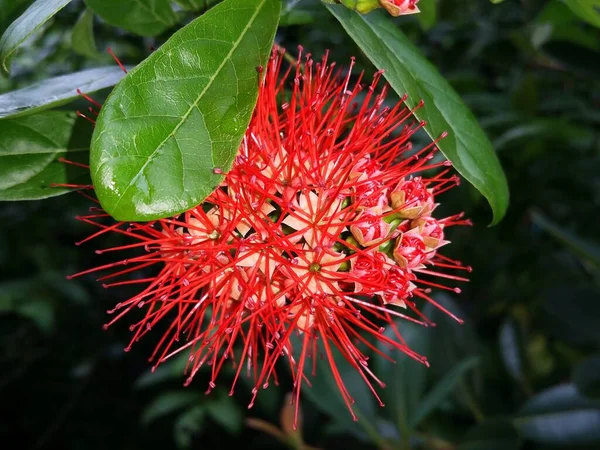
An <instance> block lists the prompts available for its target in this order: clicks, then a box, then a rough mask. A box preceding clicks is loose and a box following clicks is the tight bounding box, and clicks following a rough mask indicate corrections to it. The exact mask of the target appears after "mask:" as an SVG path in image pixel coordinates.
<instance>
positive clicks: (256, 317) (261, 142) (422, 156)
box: [77, 2, 468, 414]
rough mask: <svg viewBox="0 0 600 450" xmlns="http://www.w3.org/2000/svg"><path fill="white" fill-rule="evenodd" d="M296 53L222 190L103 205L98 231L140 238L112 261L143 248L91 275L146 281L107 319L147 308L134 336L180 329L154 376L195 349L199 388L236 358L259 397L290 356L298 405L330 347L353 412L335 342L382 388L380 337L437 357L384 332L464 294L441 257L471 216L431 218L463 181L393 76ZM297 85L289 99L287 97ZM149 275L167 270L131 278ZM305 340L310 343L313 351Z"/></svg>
mask: <svg viewBox="0 0 600 450" xmlns="http://www.w3.org/2000/svg"><path fill="white" fill-rule="evenodd" d="M413 3H414V2H413ZM300 52H301V53H302V50H301V49H300ZM282 54H283V51H282V50H279V49H276V50H274V52H273V54H272V56H271V58H270V60H269V63H268V67H267V68H266V71H265V73H264V79H263V80H262V81H261V84H260V92H259V99H258V104H257V107H256V110H255V113H254V116H253V119H252V121H251V124H250V126H249V128H248V130H247V132H246V135H245V137H244V139H243V142H242V145H241V148H240V151H239V155H238V156H237V159H236V161H235V164H234V166H233V168H232V169H231V171H230V172H229V173H228V174H227V175H226V178H225V180H224V182H223V183H222V185H221V186H220V187H219V188H218V189H217V190H216V191H215V192H213V193H212V194H211V195H210V196H209V197H208V198H207V199H206V201H205V202H204V203H203V204H202V205H199V206H197V207H195V208H192V209H190V210H189V211H187V212H186V213H184V214H181V215H179V216H177V217H173V218H168V219H161V220H156V221H153V222H149V223H132V224H129V223H127V224H126V223H112V224H109V225H107V224H105V223H103V222H104V219H106V218H108V215H107V214H105V213H104V212H99V213H95V214H90V215H87V216H84V217H80V220H83V221H85V222H88V223H91V224H94V225H96V226H98V227H99V228H100V230H99V231H98V232H97V233H96V234H94V235H92V236H91V237H90V238H92V237H95V236H98V235H100V234H103V233H108V232H110V233H113V232H116V233H121V234H123V235H125V236H127V237H128V238H130V239H131V241H132V243H131V244H129V245H126V246H123V247H117V248H110V249H106V250H98V253H108V252H114V251H119V250H126V249H127V250H131V249H138V250H139V253H138V256H135V257H132V258H128V259H124V260H121V261H118V262H114V263H110V264H106V265H104V266H102V267H97V268H95V269H90V270H87V271H85V272H81V273H80V274H77V275H83V274H86V273H90V272H95V271H99V270H109V271H111V273H109V274H108V275H105V276H103V277H102V278H100V280H102V281H104V282H105V283H106V284H105V286H106V287H109V286H116V285H123V284H139V285H141V286H143V288H141V289H140V292H139V293H138V294H137V295H135V296H134V297H132V298H130V299H128V300H125V301H123V302H121V303H119V304H117V306H116V307H115V308H114V310H112V311H110V313H111V314H113V316H114V317H113V319H112V320H111V321H110V322H109V323H108V324H107V326H108V325H111V324H113V323H114V322H116V321H117V320H119V319H121V318H123V317H124V316H125V315H126V314H127V313H129V312H130V311H132V310H134V309H135V310H137V309H138V308H142V310H143V311H145V313H144V315H143V318H142V319H141V320H139V321H138V322H137V323H134V324H133V325H132V326H131V327H130V329H131V331H132V333H133V336H132V340H131V342H132V343H133V342H135V341H137V340H138V339H140V338H141V337H142V336H143V335H145V334H147V333H148V332H149V331H150V330H151V329H152V328H153V327H154V326H155V325H156V324H157V323H158V322H159V321H166V322H167V323H168V324H169V325H168V328H167V331H166V332H165V333H164V335H163V336H162V338H161V339H160V340H159V342H158V344H157V346H156V349H155V351H154V353H153V355H152V360H154V361H155V367H156V365H158V364H160V363H161V362H163V361H165V360H166V359H167V358H169V357H170V356H171V355H173V354H174V353H177V352H179V351H182V350H187V351H188V352H189V353H190V357H189V364H188V368H187V374H188V378H187V382H188V383H189V382H190V381H191V380H192V378H193V377H194V375H195V374H196V373H197V371H198V370H200V368H201V367H203V366H210V373H211V381H210V386H209V389H208V390H209V391H210V390H211V389H212V388H214V386H215V383H216V382H217V376H218V374H219V372H220V370H221V368H222V367H223V365H224V364H226V363H228V362H229V363H233V364H234V366H235V367H236V374H235V379H234V381H233V385H232V386H231V393H233V390H234V387H235V385H236V384H237V379H238V377H239V375H240V374H241V371H242V368H244V367H247V368H249V370H248V371H249V373H250V375H251V377H253V380H254V385H255V388H254V390H253V393H254V396H256V394H257V392H258V390H259V389H260V388H264V387H266V386H268V384H269V383H270V382H272V381H274V382H277V376H276V373H275V366H276V363H277V361H278V360H279V359H280V358H283V359H285V360H287V362H288V363H289V365H290V367H291V368H292V375H293V378H294V381H295V384H294V386H295V394H294V395H295V396H296V399H298V397H299V395H300V391H301V388H302V386H303V384H304V383H305V382H306V379H307V377H308V376H309V373H308V369H307V367H309V366H311V365H312V364H309V363H308V361H307V359H308V358H311V357H312V355H313V353H314V352H313V350H312V349H313V348H316V342H317V340H321V341H322V342H323V343H324V344H325V346H326V359H327V361H328V363H329V364H330V365H332V369H333V372H334V374H335V378H336V382H337V383H338V385H339V386H340V392H341V395H342V396H343V397H344V401H345V402H346V404H347V405H348V408H349V409H350V411H352V408H351V399H350V397H349V396H348V393H347V391H346V390H345V388H344V386H343V380H342V379H341V378H340V377H339V374H338V373H337V370H336V369H335V361H334V358H333V357H332V354H331V352H330V351H329V349H330V347H331V346H335V347H337V348H338V349H339V350H340V352H341V353H342V355H343V356H344V357H345V358H346V359H347V360H348V361H349V362H350V363H351V364H352V366H353V367H354V368H355V369H356V370H357V371H359V372H360V374H361V376H362V377H363V379H364V380H365V382H366V383H368V384H369V385H370V386H371V383H372V381H375V382H377V383H379V384H382V383H381V382H380V381H379V380H378V379H377V378H376V377H375V375H373V374H372V372H371V371H370V369H369V368H368V364H367V362H366V357H365V355H364V351H365V348H366V347H365V346H364V343H366V342H367V341H366V338H365V337H364V336H365V335H369V334H370V335H371V336H372V337H374V338H375V339H377V340H380V341H382V342H384V343H385V344H386V345H389V346H392V347H395V348H397V349H399V350H401V351H404V352H406V353H407V354H409V355H411V356H412V357H414V358H415V359H417V360H419V361H421V362H426V360H425V358H423V357H419V356H418V355H415V354H414V353H413V352H412V351H410V349H408V348H407V347H406V346H405V345H404V343H402V342H395V341H393V340H391V339H390V338H388V337H387V336H385V335H384V334H383V331H382V330H383V328H382V326H393V327H395V324H394V321H393V318H394V317H403V318H407V319H409V320H412V321H415V322H418V323H421V324H423V325H426V324H427V323H428V321H427V319H425V318H423V317H422V315H421V314H420V313H419V306H420V305H422V304H423V303H424V302H432V303H434V304H435V302H434V301H433V300H432V299H431V297H429V295H428V293H429V291H430V287H431V286H436V287H440V288H444V289H455V288H447V287H444V286H442V285H440V284H437V283H434V282H432V281H428V280H427V279H426V278H427V277H429V278H431V275H440V276H443V277H444V278H445V279H453V280H465V279H464V278H461V277H458V276H454V275H449V274H441V273H438V272H437V271H436V270H434V269H433V268H432V267H436V266H437V267H440V268H443V269H457V270H467V269H468V268H466V267H464V266H462V265H461V264H460V263H458V262H455V261H452V260H449V259H447V258H445V257H443V256H441V255H439V254H438V253H437V250H438V248H439V247H440V246H441V245H442V244H443V243H446V241H444V240H443V238H444V235H443V229H444V228H445V227H448V226H450V225H457V224H466V223H468V222H467V221H465V220H462V216H461V215H457V216H453V217H449V218H446V219H442V220H436V219H434V218H433V217H431V213H432V212H433V210H434V208H435V203H434V197H435V196H436V195H437V194H438V193H440V192H442V191H444V190H446V189H447V188H449V187H451V186H453V185H456V184H457V182H458V180H457V178H456V177H454V176H448V171H449V170H450V169H449V168H447V167H446V166H448V165H449V164H448V163H447V162H441V163H440V162H433V159H432V158H433V155H434V154H435V153H436V152H437V148H436V145H435V143H432V144H430V145H429V146H427V147H426V148H423V149H420V150H417V151H415V150H413V149H412V147H411V145H410V142H409V139H410V137H411V136H412V134H413V133H414V132H415V131H416V130H417V129H418V128H420V127H421V126H422V125H423V123H414V122H413V119H412V111H410V110H409V109H408V108H406V107H405V106H404V105H403V104H402V103H398V104H396V105H395V106H393V107H388V106H384V99H385V96H386V90H387V88H386V87H383V88H382V89H381V90H380V91H378V90H377V85H378V84H379V81H380V78H381V73H377V74H376V75H375V79H374V81H373V82H372V83H371V84H370V85H369V86H367V88H366V89H365V88H364V86H363V85H362V84H361V82H360V81H361V78H362V75H359V77H358V81H357V82H356V84H351V83H350V79H351V72H350V71H348V72H347V73H346V74H345V75H343V74H342V72H341V71H339V70H335V69H334V64H329V63H328V56H327V55H325V56H324V57H323V59H322V60H321V61H320V62H315V61H313V60H312V59H310V57H309V56H306V57H305V58H304V59H302V57H299V58H298V61H299V62H298V63H297V64H296V65H295V66H294V67H292V68H291V69H290V70H282V64H283V57H282ZM301 61H304V62H302V63H301ZM351 66H352V65H351ZM289 81H291V83H288V82H289ZM288 84H289V86H290V87H291V94H290V95H289V96H286V98H289V100H288V101H287V102H286V103H281V102H282V98H284V88H287V87H288ZM435 169H441V171H439V170H438V172H439V173H438V174H437V175H435V176H432V177H429V178H424V175H419V176H416V175H417V174H424V173H428V174H430V173H431V171H432V170H435ZM86 240H87V239H86ZM150 266H157V267H158V269H159V272H158V274H157V275H154V276H151V277H148V278H143V279H139V278H135V279H128V276H129V275H130V274H131V273H133V272H135V271H138V270H142V269H145V268H147V267H150ZM423 275H424V276H423ZM118 278H119V279H122V280H121V281H114V280H116V279H118ZM417 303H419V305H418V304H417ZM398 308H401V309H400V310H399V309H398ZM409 310H410V311H409ZM457 320H458V319H457ZM293 335H299V336H300V339H301V342H302V344H301V347H302V348H300V349H296V350H298V352H295V349H294V348H293V345H292V341H291V337H292V336H293ZM309 350H310V351H309ZM371 388H372V386H371ZM373 392H375V390H374V389H373ZM375 395H376V394H375ZM251 405H252V403H251ZM251 405H250V406H251ZM352 414H353V413H352Z"/></svg>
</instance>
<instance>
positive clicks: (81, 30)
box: [71, 9, 98, 59]
mask: <svg viewBox="0 0 600 450" xmlns="http://www.w3.org/2000/svg"><path fill="white" fill-rule="evenodd" d="M71 46H72V47H73V51H74V52H75V53H77V54H78V55H82V56H87V57H88V58H92V59H94V58H97V57H98V50H97V49H96V40H95V39H94V13H93V12H92V11H91V10H89V9H86V10H85V11H84V12H83V13H82V14H81V16H79V19H78V20H77V22H76V23H75V26H74V27H73V31H72V33H71Z"/></svg>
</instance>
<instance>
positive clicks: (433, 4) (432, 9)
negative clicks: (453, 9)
mask: <svg viewBox="0 0 600 450" xmlns="http://www.w3.org/2000/svg"><path fill="white" fill-rule="evenodd" d="M419 10H420V11H421V12H420V13H419V14H417V15H416V17H417V20H418V21H419V23H420V24H421V27H422V28H423V29H424V30H430V29H431V28H432V27H433V26H434V25H435V22H436V21H437V0H421V1H420V2H419Z"/></svg>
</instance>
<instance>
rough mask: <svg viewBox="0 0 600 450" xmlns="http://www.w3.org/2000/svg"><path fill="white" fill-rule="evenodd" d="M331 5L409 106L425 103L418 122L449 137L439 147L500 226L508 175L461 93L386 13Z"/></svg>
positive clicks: (433, 132) (435, 133) (433, 134)
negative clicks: (483, 199)
mask: <svg viewBox="0 0 600 450" xmlns="http://www.w3.org/2000/svg"><path fill="white" fill-rule="evenodd" d="M326 7H327V8H328V9H329V10H330V11H331V13H332V14H333V15H334V16H335V17H336V18H337V19H338V20H339V21H340V23H341V24H342V26H343V27H344V28H345V29H346V31H347V32H348V34H349V35H350V37H352V39H353V40H354V41H355V42H356V43H357V44H358V46H359V47H360V48H361V50H362V51H363V52H364V53H365V54H366V55H367V57H368V58H369V59H370V60H371V62H373V64H374V65H375V66H376V67H377V68H378V69H384V70H385V73H384V76H385V77H386V79H387V80H388V82H389V83H390V85H391V86H392V88H394V90H395V91H396V92H397V93H398V94H399V95H404V94H405V93H406V94H408V100H407V101H406V104H407V105H408V106H409V107H411V108H414V107H415V106H416V105H417V104H418V103H419V102H420V101H421V100H424V102H425V106H424V107H422V108H419V109H418V110H417V111H416V112H415V116H416V118H417V119H418V120H424V121H426V122H427V124H426V126H425V131H427V133H428V134H429V136H431V138H432V139H437V138H438V137H440V135H442V133H444V132H447V133H448V136H447V137H445V138H444V139H442V140H441V141H440V142H439V144H438V146H439V148H440V150H441V151H442V153H443V154H444V155H445V156H446V158H448V159H449V160H450V161H451V162H452V164H453V165H454V167H455V168H456V170H457V171H458V172H459V173H460V174H461V175H462V176H463V177H464V178H465V179H466V180H467V181H469V182H470V183H471V184H472V185H473V186H475V188H477V189H478V190H479V191H480V192H481V193H482V194H483V195H484V196H485V197H486V198H487V200H488V202H489V204H490V206H491V207H492V211H493V215H494V218H493V222H492V224H496V223H498V222H499V221H500V220H501V219H502V217H503V216H504V214H505V212H506V208H507V207H508V197H509V194H508V185H507V183H506V177H505V176H504V172H503V171H502V167H501V166H500V162H499V161H498V158H497V156H496V154H495V153H494V149H493V147H492V145H491V143H490V141H489V139H488V138H487V136H486V135H485V133H484V132H483V130H482V129H481V128H480V126H479V125H478V124H477V121H476V119H475V117H474V116H473V113H472V112H471V111H470V110H469V109H468V108H467V107H466V106H465V105H464V103H463V102H462V100H461V99H460V97H459V96H458V94H456V92H455V91H454V89H453V88H452V87H451V86H450V84H449V83H448V82H447V81H446V80H445V79H444V78H443V77H442V76H441V75H440V74H439V72H438V71H437V69H436V68H435V67H434V66H433V65H432V64H431V63H430V62H428V61H427V60H426V59H425V57H423V55H422V54H421V52H420V51H419V50H418V49H417V48H416V47H415V46H414V44H413V43H412V42H410V40H409V39H408V38H407V37H406V36H405V35H404V34H403V33H402V31H400V29H399V28H398V27H397V26H396V25H395V24H394V22H392V21H391V20H389V18H388V17H386V16H385V15H383V14H381V13H379V12H373V13H371V14H367V15H360V14H357V13H355V12H353V11H350V10H348V9H346V8H344V7H341V6H334V5H326Z"/></svg>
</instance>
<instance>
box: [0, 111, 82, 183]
mask: <svg viewBox="0 0 600 450" xmlns="http://www.w3.org/2000/svg"><path fill="white" fill-rule="evenodd" d="M74 123H75V115H74V114H69V113H62V112H50V113H46V114H39V115H36V116H30V117H24V118H20V119H14V120H2V121H0V190H5V189H8V188H11V187H13V186H15V185H17V184H21V183H24V182H26V181H27V180H29V179H30V178H32V177H34V176H35V175H37V174H39V173H40V172H41V171H42V170H44V169H45V168H46V166H48V165H49V164H50V163H51V162H52V161H53V160H54V159H55V156H56V155H57V153H58V152H66V151H67V147H68V144H69V140H70V138H71V131H72V128H73V125H74ZM86 150H87V149H86Z"/></svg>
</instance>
